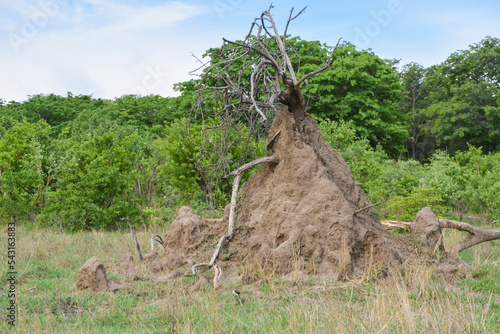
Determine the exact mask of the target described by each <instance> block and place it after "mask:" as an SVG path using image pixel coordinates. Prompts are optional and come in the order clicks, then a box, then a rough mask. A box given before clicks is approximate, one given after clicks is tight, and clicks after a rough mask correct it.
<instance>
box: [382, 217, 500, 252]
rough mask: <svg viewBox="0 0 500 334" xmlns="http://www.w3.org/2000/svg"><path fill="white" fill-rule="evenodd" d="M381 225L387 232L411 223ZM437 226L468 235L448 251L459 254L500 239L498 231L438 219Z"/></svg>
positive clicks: (408, 225) (404, 227)
mask: <svg viewBox="0 0 500 334" xmlns="http://www.w3.org/2000/svg"><path fill="white" fill-rule="evenodd" d="M381 223H382V225H384V227H385V228H386V229H387V230H392V229H409V228H410V226H411V222H408V221H399V220H384V221H382V222H381ZM439 225H440V226H441V228H453V229H456V230H459V231H464V232H467V233H469V234H468V235H467V236H466V237H465V239H464V240H462V241H460V242H458V243H457V244H456V245H454V246H452V247H451V249H450V251H452V252H458V253H459V252H461V251H463V250H466V249H467V248H470V247H472V246H475V245H477V244H480V243H483V242H487V241H492V240H498V239H500V229H490V230H488V229H482V228H479V227H476V226H472V225H470V224H467V223H464V222H457V221H454V220H447V219H440V220H439Z"/></svg>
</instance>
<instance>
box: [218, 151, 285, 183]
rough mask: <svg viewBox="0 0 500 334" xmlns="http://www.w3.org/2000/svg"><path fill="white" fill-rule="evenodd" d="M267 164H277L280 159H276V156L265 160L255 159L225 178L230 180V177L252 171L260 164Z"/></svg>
mask: <svg viewBox="0 0 500 334" xmlns="http://www.w3.org/2000/svg"><path fill="white" fill-rule="evenodd" d="M265 162H269V163H277V162H278V158H276V157H275V156H274V155H273V156H270V157H264V158H260V159H255V160H253V161H250V162H248V163H246V164H244V165H242V166H240V167H238V168H236V169H235V170H233V171H232V172H231V173H229V174H227V175H226V176H224V178H228V177H230V176H236V175H238V174H241V173H243V172H244V171H246V170H247V169H250V168H252V167H254V166H257V165H259V164H262V163H265Z"/></svg>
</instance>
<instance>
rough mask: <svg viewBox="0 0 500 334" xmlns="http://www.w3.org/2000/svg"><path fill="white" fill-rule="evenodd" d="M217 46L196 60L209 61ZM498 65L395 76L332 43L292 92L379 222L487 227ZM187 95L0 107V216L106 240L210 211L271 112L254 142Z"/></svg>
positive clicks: (497, 183)
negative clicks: (92, 232)
mask: <svg viewBox="0 0 500 334" xmlns="http://www.w3.org/2000/svg"><path fill="white" fill-rule="evenodd" d="M224 47H227V46H222V47H219V48H214V49H210V50H208V51H207V53H206V56H207V57H208V59H210V63H212V64H213V63H215V62H217V61H221V59H220V58H217V57H216V56H215V55H216V54H219V53H220V51H221V49H222V48H224ZM287 47H289V48H290V52H289V54H290V55H292V56H291V59H290V60H291V62H292V64H293V66H294V68H295V69H296V73H297V75H298V76H303V75H306V74H307V73H310V72H312V71H314V70H315V69H317V68H319V67H320V66H321V65H322V64H321V62H322V60H323V59H326V58H327V54H329V53H330V52H331V51H332V49H333V48H332V47H331V46H328V45H325V44H322V43H320V42H317V41H305V40H302V39H300V38H299V37H293V38H292V37H291V38H289V39H288V45H287ZM225 51H227V52H231V50H230V49H228V50H225ZM499 64H500V40H499V39H497V38H493V37H486V38H485V39H483V40H482V41H480V42H479V43H476V44H473V45H471V46H470V47H469V49H467V50H460V51H457V52H455V53H453V54H452V55H450V56H449V57H448V58H447V59H446V60H445V61H444V62H443V63H441V64H439V65H434V66H431V67H429V68H424V67H423V66H421V65H419V64H416V63H411V64H408V65H405V66H403V67H401V68H398V61H396V60H387V59H382V58H380V57H378V56H377V55H376V54H374V53H373V52H372V51H371V50H357V49H356V47H355V46H354V45H352V44H350V43H348V42H343V43H342V44H340V45H338V46H337V49H336V50H335V53H334V60H333V66H332V69H331V70H327V71H323V72H321V73H319V74H317V75H315V76H314V77H311V78H310V80H309V82H308V84H307V85H306V86H304V87H303V93H304V96H305V98H306V103H307V111H308V112H309V113H311V114H312V115H313V116H314V117H315V118H316V119H317V122H318V125H319V126H320V129H321V130H322V132H323V134H324V136H325V139H326V140H327V142H329V143H330V144H331V145H332V146H333V147H334V148H336V149H337V150H339V151H340V152H341V153H342V154H343V156H344V158H345V159H346V161H347V162H348V164H349V165H350V167H351V169H352V171H353V174H354V175H355V177H356V179H357V180H358V182H360V183H361V185H362V187H363V189H364V190H365V191H366V192H367V194H368V196H369V198H370V199H371V201H372V202H376V201H377V202H378V201H381V202H383V206H382V207H381V209H380V214H381V215H382V216H383V217H387V218H395V219H412V218H413V216H412V215H414V214H415V213H416V211H418V210H419V209H420V208H421V207H422V206H423V205H428V206H431V207H432V208H433V210H434V211H435V212H438V213H440V214H441V215H446V216H463V215H471V216H472V215H474V216H481V217H483V218H484V219H485V220H486V221H489V222H497V223H498V222H499V220H500V177H499V175H500V127H499V124H500V100H499V99H500V94H499V89H500V80H499V79H500V65H499ZM241 65H242V66H241V67H240V68H234V69H230V70H229V73H228V75H229V76H232V75H234V76H236V74H238V77H239V78H241V77H243V78H244V77H247V78H250V76H251V74H252V68H250V67H248V66H247V67H245V65H244V64H241ZM238 71H243V72H244V73H240V72H238ZM241 74H243V75H241ZM202 84H203V85H209V84H210V83H202ZM199 88H200V82H199V81H198V80H195V79H193V80H190V81H187V82H183V83H179V84H177V85H176V86H175V89H176V90H177V91H178V92H179V96H177V97H162V96H159V95H149V96H136V95H124V96H121V97H119V98H115V99H113V100H105V99H96V98H93V97H92V96H88V95H76V96H75V95H73V94H71V93H68V94H67V96H64V97H63V96H58V95H54V94H49V95H35V96H31V97H29V99H28V100H26V101H23V102H15V101H10V102H6V101H3V100H0V119H1V125H0V196H1V198H2V201H1V204H0V218H1V219H2V220H5V221H10V220H18V221H20V220H22V221H33V222H36V223H38V224H41V225H44V226H46V225H56V226H59V227H61V228H64V229H68V230H74V231H77V230H82V229H114V228H118V227H119V223H118V218H120V217H128V218H129V219H130V220H131V221H134V222H136V223H141V224H142V223H144V224H149V223H160V224H163V223H168V222H169V221H170V220H171V219H172V217H173V215H175V212H176V209H177V208H178V207H179V206H180V205H183V204H189V205H191V206H193V207H194V208H195V209H197V210H203V209H206V208H212V209H214V208H216V209H217V208H218V209H220V208H221V207H223V206H224V205H225V204H227V201H228V194H229V192H230V188H231V185H230V181H229V180H226V179H224V178H223V176H224V175H225V174H226V173H227V172H229V171H230V170H233V169H235V168H236V167H238V166H239V165H241V164H243V163H245V162H247V161H249V160H253V159H255V158H257V157H260V156H262V154H263V153H264V151H265V147H264V145H265V139H266V138H265V133H266V129H267V128H268V127H269V125H270V122H271V121H272V112H273V111H272V110H270V111H269V113H270V116H271V117H270V120H268V122H267V123H266V122H264V123H258V124H259V125H258V126H259V128H258V129H257V130H258V131H253V130H254V129H253V128H251V126H253V125H252V124H254V123H255V122H254V120H250V119H249V116H248V115H242V116H241V117H240V118H239V119H238V122H237V126H233V127H231V128H229V129H228V128H225V129H224V130H223V131H222V130H221V127H220V126H219V124H220V123H221V122H223V121H224V120H221V116H220V110H222V108H224V107H223V106H221V105H220V101H215V100H211V99H210V98H209V97H207V96H201V95H200V90H199ZM204 98H206V101H207V102H206V103H204V105H203V108H205V113H204V115H208V114H210V115H211V116H213V117H200V114H198V113H196V112H193V110H194V109H195V108H194V106H195V105H196V104H197V102H198V101H200V99H204ZM252 122H253V123H252ZM221 142H230V143H231V145H221ZM214 166H215V167H216V168H215V167H214ZM249 173H250V172H249ZM248 176H249V175H245V177H246V178H248Z"/></svg>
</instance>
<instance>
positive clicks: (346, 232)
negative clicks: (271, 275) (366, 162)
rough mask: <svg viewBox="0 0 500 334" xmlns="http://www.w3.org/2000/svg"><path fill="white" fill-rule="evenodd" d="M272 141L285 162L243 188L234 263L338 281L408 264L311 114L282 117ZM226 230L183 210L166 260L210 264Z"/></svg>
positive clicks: (264, 169) (228, 249)
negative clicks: (251, 263)
mask: <svg viewBox="0 0 500 334" xmlns="http://www.w3.org/2000/svg"><path fill="white" fill-rule="evenodd" d="M269 138H270V140H269V142H268V144H267V147H268V154H269V155H274V156H275V157H276V158H277V161H278V162H277V163H273V164H271V163H269V164H263V165H261V166H260V168H259V170H258V171H257V172H256V173H255V174H254V175H252V176H251V177H250V179H249V180H248V181H247V182H246V183H245V184H244V185H243V186H242V189H241V191H240V193H239V195H238V205H237V207H236V214H237V218H236V224H235V234H234V237H233V238H232V240H231V241H229V242H225V244H224V245H223V246H224V248H225V253H226V254H231V260H237V261H246V262H248V261H254V260H258V261H266V262H267V263H269V264H271V265H272V266H273V268H274V269H276V270H277V271H278V272H280V273H282V274H286V273H288V272H291V271H292V270H305V271H308V272H311V273H314V274H318V275H322V276H324V275H326V276H335V275H339V274H343V273H347V274H350V273H355V272H359V271H362V270H364V269H366V268H367V267H368V266H370V267H373V268H376V267H378V268H381V267H382V268H387V267H393V266H397V265H399V264H400V263H401V261H402V260H403V259H405V258H406V257H407V256H408V254H409V252H410V251H411V250H409V249H407V247H406V246H405V245H404V243H402V242H399V241H398V239H396V238H395V237H394V236H393V235H392V234H390V233H389V232H387V231H386V230H385V228H384V227H383V226H382V224H380V222H378V221H376V220H375V219H374V218H373V217H372V214H371V212H370V209H367V210H363V211H361V210H360V209H364V208H366V207H368V206H369V205H370V203H369V201H368V199H367V196H366V195H365V193H364V192H363V190H362V189H361V187H360V186H359V184H358V183H357V182H356V180H355V179H354V177H353V175H352V173H351V171H350V168H349V166H348V165H347V164H346V162H345V161H344V159H343V158H342V156H341V154H340V153H338V152H337V151H336V150H334V149H332V148H331V146H329V145H328V144H327V143H326V142H325V140H324V137H323V135H322V134H321V132H320V131H319V129H318V126H317V124H316V121H315V120H314V119H313V118H312V117H311V116H310V115H309V114H307V113H305V114H304V115H303V116H301V117H294V116H293V115H292V114H291V113H290V112H288V110H287V108H282V109H280V111H278V113H277V115H276V118H275V120H274V122H273V125H272V127H271V129H270V133H269ZM223 226H227V214H226V215H225V217H224V218H223V219H222V220H212V221H209V220H203V219H201V218H200V217H198V216H196V215H194V214H193V213H192V211H190V210H188V209H187V208H183V209H182V210H181V211H180V212H179V216H178V217H177V219H176V220H175V221H174V222H173V223H172V227H171V230H170V231H169V232H167V234H166V235H165V251H166V255H167V256H173V255H174V254H177V255H179V254H180V255H181V256H182V258H183V259H186V261H187V262H185V263H186V264H187V263H190V261H189V260H194V261H196V262H208V260H209V259H210V256H211V253H212V252H213V249H214V241H215V242H216V240H217V238H219V237H220V236H221V235H222V234H223ZM214 237H215V238H214ZM210 245H211V246H210ZM177 255H176V256H177ZM221 260H223V259H222V256H219V263H221V262H220V261H221Z"/></svg>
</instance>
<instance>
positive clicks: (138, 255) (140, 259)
mask: <svg viewBox="0 0 500 334" xmlns="http://www.w3.org/2000/svg"><path fill="white" fill-rule="evenodd" d="M120 220H122V221H123V220H125V221H126V222H127V224H128V226H129V227H130V231H131V232H132V239H133V240H134V244H135V252H136V253H137V257H138V258H139V261H142V254H141V247H140V246H139V242H138V241H137V235H136V233H135V228H134V226H132V223H131V222H130V220H129V219H128V218H120Z"/></svg>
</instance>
